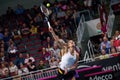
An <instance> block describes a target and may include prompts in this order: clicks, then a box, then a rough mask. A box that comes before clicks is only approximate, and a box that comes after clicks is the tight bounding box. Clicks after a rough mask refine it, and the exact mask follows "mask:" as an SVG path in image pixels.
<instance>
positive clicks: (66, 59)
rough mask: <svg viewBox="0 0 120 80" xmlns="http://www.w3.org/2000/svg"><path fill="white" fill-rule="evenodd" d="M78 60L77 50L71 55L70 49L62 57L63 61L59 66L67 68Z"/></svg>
mask: <svg viewBox="0 0 120 80" xmlns="http://www.w3.org/2000/svg"><path fill="white" fill-rule="evenodd" d="M75 61H76V52H74V55H71V53H70V51H68V52H67V53H66V54H64V55H63V56H62V58H61V62H60V63H59V67H60V68H61V69H62V70H64V69H65V68H70V67H71V66H72V65H74V63H75Z"/></svg>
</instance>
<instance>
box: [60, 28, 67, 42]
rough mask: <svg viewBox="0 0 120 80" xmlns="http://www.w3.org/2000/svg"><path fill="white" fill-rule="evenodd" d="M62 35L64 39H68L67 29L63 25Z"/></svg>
mask: <svg viewBox="0 0 120 80" xmlns="http://www.w3.org/2000/svg"><path fill="white" fill-rule="evenodd" d="M61 36H62V39H63V40H65V41H66V39H67V37H68V36H67V31H66V30H65V28H64V27H61Z"/></svg>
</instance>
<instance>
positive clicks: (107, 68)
mask: <svg viewBox="0 0 120 80" xmlns="http://www.w3.org/2000/svg"><path fill="white" fill-rule="evenodd" d="M102 70H103V71H106V70H113V71H119V70H120V63H117V64H115V65H111V66H106V67H103V68H102Z"/></svg>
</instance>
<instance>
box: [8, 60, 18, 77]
mask: <svg viewBox="0 0 120 80" xmlns="http://www.w3.org/2000/svg"><path fill="white" fill-rule="evenodd" d="M9 70H10V75H11V76H15V75H17V74H18V67H17V66H16V65H15V64H14V63H13V62H12V61H10V64H9Z"/></svg>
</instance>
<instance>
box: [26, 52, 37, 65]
mask: <svg viewBox="0 0 120 80" xmlns="http://www.w3.org/2000/svg"><path fill="white" fill-rule="evenodd" d="M29 60H32V62H35V59H34V58H33V57H32V56H30V54H28V53H27V54H26V58H25V62H24V63H25V64H27V63H28V62H29Z"/></svg>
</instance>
